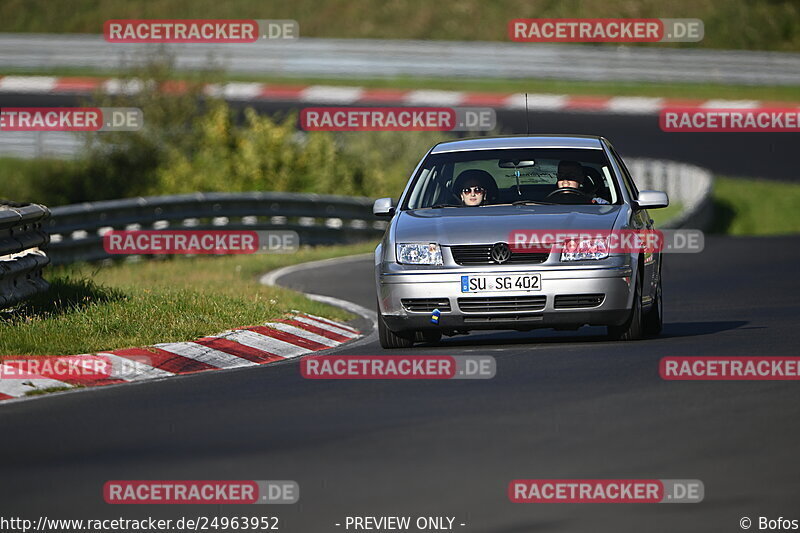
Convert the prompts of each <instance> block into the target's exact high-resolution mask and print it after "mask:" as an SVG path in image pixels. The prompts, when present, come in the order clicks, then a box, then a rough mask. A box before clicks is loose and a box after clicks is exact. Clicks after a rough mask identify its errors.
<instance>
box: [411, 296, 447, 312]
mask: <svg viewBox="0 0 800 533" xmlns="http://www.w3.org/2000/svg"><path fill="white" fill-rule="evenodd" d="M400 303H401V304H403V307H405V308H406V311H411V312H414V313H430V312H432V311H433V310H434V309H438V310H439V311H441V312H443V313H445V312H449V311H450V300H449V299H447V298H402V299H401V300H400Z"/></svg>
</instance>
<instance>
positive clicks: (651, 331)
mask: <svg viewBox="0 0 800 533" xmlns="http://www.w3.org/2000/svg"><path fill="white" fill-rule="evenodd" d="M663 328H664V300H663V299H662V296H661V273H659V275H658V286H657V287H656V299H655V301H654V302H653V305H652V306H651V307H650V310H649V311H647V313H646V314H645V315H644V319H643V320H642V329H643V330H644V334H645V335H646V336H648V337H657V336H658V335H659V334H660V333H661V330H662V329H663Z"/></svg>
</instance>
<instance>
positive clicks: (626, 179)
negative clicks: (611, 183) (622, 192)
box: [608, 145, 639, 198]
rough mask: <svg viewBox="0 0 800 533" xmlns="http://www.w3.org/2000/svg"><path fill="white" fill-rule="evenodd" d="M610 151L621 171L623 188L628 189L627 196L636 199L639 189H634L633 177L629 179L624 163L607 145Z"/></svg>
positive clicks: (629, 175) (628, 172)
mask: <svg viewBox="0 0 800 533" xmlns="http://www.w3.org/2000/svg"><path fill="white" fill-rule="evenodd" d="M608 147H609V148H610V149H611V153H612V154H613V156H614V159H616V160H617V164H618V165H619V168H620V169H622V181H623V182H625V188H626V189H628V194H629V195H630V197H631V198H636V197H638V196H639V189H637V188H636V184H635V183H634V182H633V177H631V173H630V171H628V167H626V166H625V161H623V160H622V158H621V157H620V156H619V154H618V153H617V151H616V150H614V148H613V147H612V146H611V145H608Z"/></svg>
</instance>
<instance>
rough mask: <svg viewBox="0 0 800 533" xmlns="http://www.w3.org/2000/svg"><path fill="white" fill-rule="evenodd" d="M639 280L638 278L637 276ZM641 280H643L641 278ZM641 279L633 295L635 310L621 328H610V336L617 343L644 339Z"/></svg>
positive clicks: (637, 281)
mask: <svg viewBox="0 0 800 533" xmlns="http://www.w3.org/2000/svg"><path fill="white" fill-rule="evenodd" d="M637 278H638V276H637ZM639 279H641V278H639ZM639 279H637V280H636V288H635V290H634V293H633V308H632V309H631V313H630V315H628V319H627V320H626V321H625V323H624V324H622V325H621V326H608V336H609V337H610V338H611V339H613V340H617V341H637V340H639V339H641V338H643V337H644V329H643V325H642V289H641V283H640V282H639Z"/></svg>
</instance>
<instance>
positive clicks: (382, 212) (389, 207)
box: [372, 198, 394, 217]
mask: <svg viewBox="0 0 800 533" xmlns="http://www.w3.org/2000/svg"><path fill="white" fill-rule="evenodd" d="M372 214H373V215H375V216H376V217H390V216H392V215H394V200H392V199H391V198H379V199H377V200H375V203H374V204H372Z"/></svg>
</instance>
